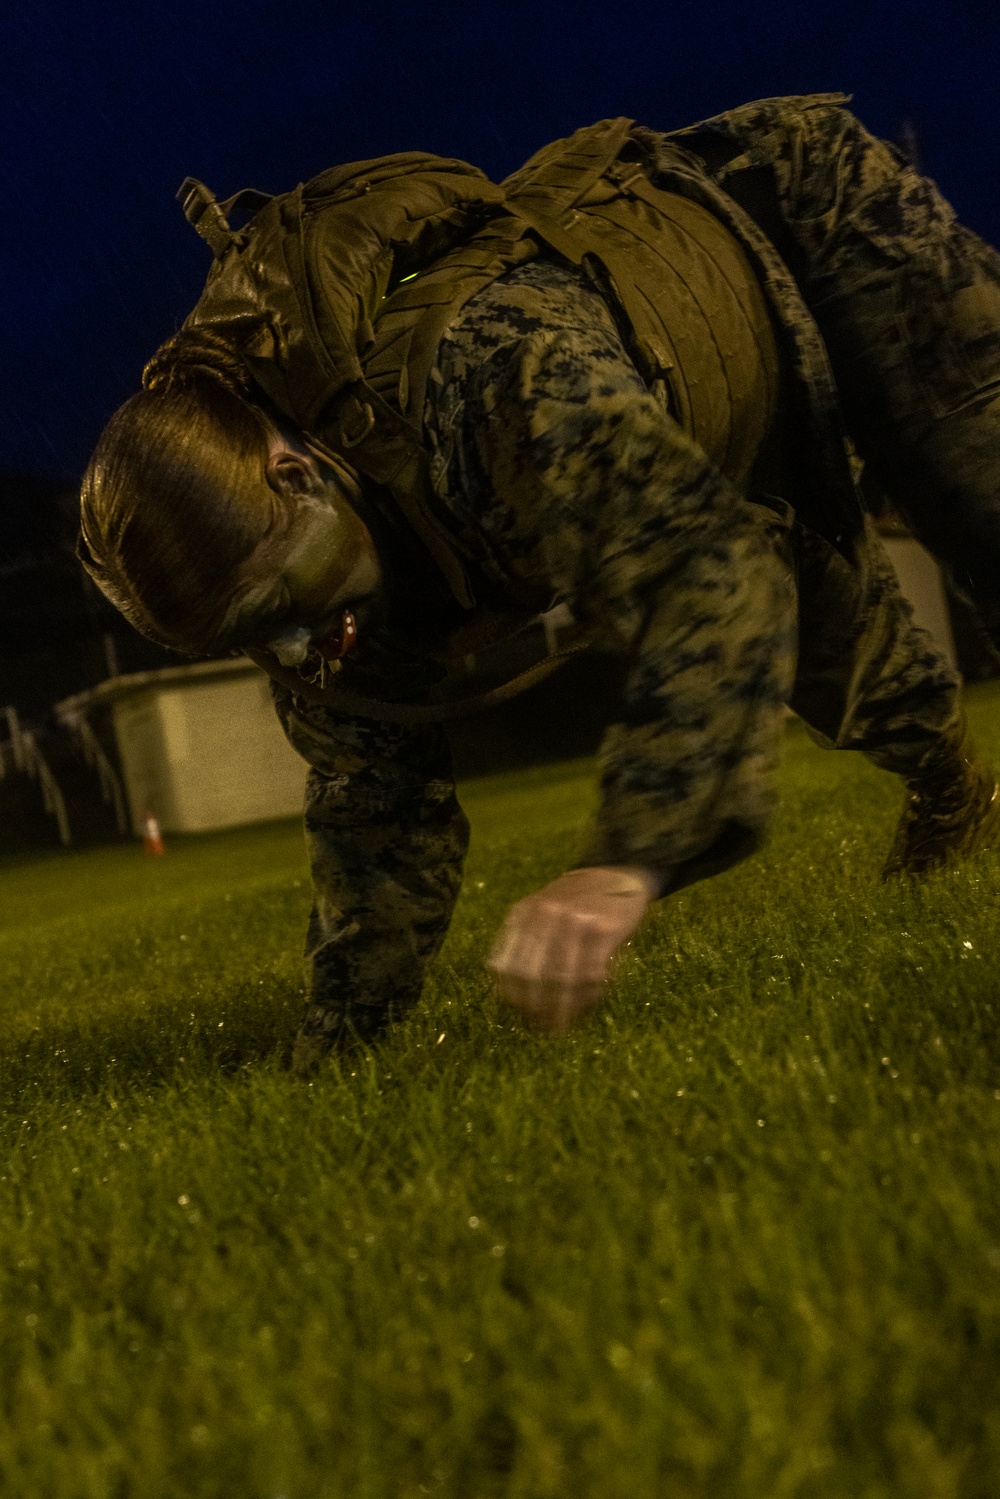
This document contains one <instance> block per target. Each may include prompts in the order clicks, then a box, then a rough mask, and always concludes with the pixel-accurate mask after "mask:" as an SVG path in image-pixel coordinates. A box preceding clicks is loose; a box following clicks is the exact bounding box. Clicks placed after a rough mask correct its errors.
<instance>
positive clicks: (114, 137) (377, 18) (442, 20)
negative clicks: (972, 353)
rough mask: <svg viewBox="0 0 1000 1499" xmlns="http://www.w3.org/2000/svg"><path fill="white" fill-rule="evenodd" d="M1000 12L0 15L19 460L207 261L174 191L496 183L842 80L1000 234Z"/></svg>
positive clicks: (133, 380) (217, 5) (662, 7)
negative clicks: (438, 178) (603, 130)
mask: <svg viewBox="0 0 1000 1499" xmlns="http://www.w3.org/2000/svg"><path fill="white" fill-rule="evenodd" d="M998 39H1000V3H998V0H965V3H958V0H950V3H949V0H943V3H942V4H940V5H937V6H929V5H924V4H912V5H910V4H905V3H896V4H889V3H886V0H869V3H849V0H842V3H837V4H829V5H824V4H809V3H808V0H797V3H790V0H779V3H771V4H757V5H753V4H738V3H735V0H730V3H725V0H702V3H700V4H699V3H689V0H679V3H672V4H669V3H662V0H661V3H659V4H657V3H655V0H654V3H649V0H647V3H646V4H643V5H639V4H636V3H634V0H613V3H610V4H604V5H599V4H596V3H593V0H579V3H577V4H575V5H574V4H573V3H572V0H570V3H566V4H556V3H552V0H539V3H537V4H534V5H530V6H529V5H524V4H521V3H517V4H503V3H502V0H496V3H489V4H487V3H478V0H476V3H471V4H466V5H456V4H452V3H449V0H441V3H438V4H427V3H415V4H401V3H397V0H384V3H381V4H379V5H378V6H375V5H372V4H368V3H365V4H361V5H358V6H348V5H346V4H341V3H332V4H326V5H323V4H309V3H303V0H286V3H284V4H278V3H276V0H268V3H261V0H243V3H235V0H205V3H204V4H202V5H195V4H192V3H190V0H173V3H169V4H153V3H149V0H137V3H133V4H124V3H100V0H98V3H89V0H88V3H85V4H83V5H79V4H70V3H68V0H29V3H26V4H15V6H14V7H13V10H7V11H6V19H5V20H4V21H2V22H0V74H2V78H3V98H2V111H3V115H2V118H3V135H4V141H5V146H4V152H3V159H4V180H5V208H6V211H5V215H4V225H5V231H6V232H5V234H4V244H5V250H6V265H5V274H4V278H3V291H2V296H3V329H4V360H3V377H2V378H3V388H2V397H3V406H4V416H5V444H4V452H3V454H2V455H0V464H2V465H3V466H4V467H6V468H8V469H10V468H16V469H21V470H26V471H31V472H35V473H39V474H44V475H51V476H53V477H65V478H68V479H71V478H73V477H74V476H75V475H76V474H78V473H79V470H80V468H81V467H82V465H83V463H84V461H85V459H86V456H87V453H88V451H89V449H90V447H91V446H92V444H93V442H94V440H95V439H96V437H97V434H98V432H99V431H100V428H101V426H102V425H103V423H104V421H105V420H106V419H107V417H108V416H109V415H110V413H111V412H112V410H113V409H114V408H115V406H116V405H117V404H118V403H119V402H120V401H122V400H123V399H124V398H125V397H126V396H127V395H129V394H130V393H131V391H132V390H133V389H134V388H135V387H136V384H137V381H138V377H139V373H140V370H141V367H142V364H143V362H144V360H145V358H146V357H147V356H148V355H149V354H150V353H151V352H152V350H153V348H154V347H155V346H156V344H157V343H159V341H160V340H161V339H162V338H164V337H165V336H166V335H167V334H168V333H170V332H171V331H172V330H173V329H174V328H175V327H176V326H177V324H178V322H179V321H180V320H181V319H182V317H183V316H184V314H185V313H186V311H187V310H188V308H189V307H190V306H191V304H192V303H193V301H194V300H195V298H196V297H197V294H198V290H199V287H200V284H201V280H202V278H203V276H204V273H205V270H206V268H207V255H208V252H207V250H206V249H205V247H204V246H203V245H202V243H201V241H200V240H198V239H197V237H196V236H195V235H194V234H193V232H192V231H191V230H190V229H189V228H188V227H187V225H186V224H185V223H184V221H183V219H182V217H181V214H180V210H179V209H178V207H177V205H176V204H175V202H174V192H175V190H176V188H177V186H178V184H179V182H180V181H181V179H182V178H183V177H185V176H187V175H189V174H190V175H193V176H196V177H201V178H203V179H204V180H205V181H206V182H208V184H209V185H210V186H211V187H212V188H213V189H214V190H215V191H216V192H217V193H218V194H219V196H220V197H222V196H225V195H227V194H229V193H231V192H233V191H235V190H236V189H237V188H239V187H244V186H257V187H261V188H264V189H267V190H271V191H275V190H277V191H281V190H284V189H285V188H288V187H292V186H294V184H295V183H296V182H297V181H300V180H302V179H303V178H306V177H308V176H310V175H312V174H313V173H315V172H317V171H319V170H321V169H322V168H324V167H327V166H330V165H332V164H333V163H335V162H340V161H350V160H354V159H357V158H361V157H366V156H374V155H378V154H380V153H382V152H387V151H402V150H413V149H418V148H419V149H428V150H431V151H437V152H441V153H442V154H445V155H454V156H461V157H464V158H466V159H468V160H471V161H474V162H475V163H477V165H479V166H482V167H483V168H485V169H486V171H488V172H489V173H490V174H491V175H492V176H501V175H503V174H504V173H506V172H508V171H510V170H511V169H512V168H513V167H515V166H516V165H517V164H518V163H519V162H520V161H521V160H522V159H523V158H524V157H525V156H527V155H528V154H530V153H531V152H532V151H533V150H535V149H536V148H537V147H538V146H539V145H541V144H542V143H544V142H545V141H547V140H549V139H552V138H554V137H556V136H558V135H564V134H566V133H568V132H569V131H570V130H572V129H575V128H576V127H577V126H578V125H581V124H585V123H588V122H590V121H592V120H595V119H600V118H602V117H604V116H607V115H619V114H625V115H630V116H632V117H634V118H636V119H639V120H641V121H643V122H644V123H647V124H650V125H654V126H659V127H663V128H670V127H673V126H677V125H682V124H686V123H688V122H689V121H691V120H694V119H697V118H700V117H702V116H705V115H707V114H712V113H715V112H716V111H718V110H720V109H725V108H728V107H730V106H732V105H735V104H738V103H741V102H743V101H744V100H746V99H751V98H759V97H762V96H766V95H770V94H782V93H808V92H814V91H825V90H830V89H842V90H844V91H846V92H850V93H852V94H853V95H854V108H855V109H856V111H857V113H858V114H859V115H860V116H861V117H862V119H864V120H865V122H866V123H867V124H869V125H870V126H871V127H872V128H873V129H875V130H876V131H878V132H879V133H880V134H883V135H890V136H895V135H896V134H897V133H898V131H899V127H900V124H901V122H902V121H903V120H905V119H907V118H909V119H912V120H913V121H914V122H915V123H916V125H917V128H918V131H919V139H920V142H921V149H922V157H923V164H924V169H925V170H926V171H928V172H929V173H930V174H931V175H932V176H934V177H936V178H937V180H938V181H939V183H940V184H941V186H942V187H943V189H944V191H945V192H946V193H947V194H948V196H949V197H950V198H951V199H952V201H953V203H954V204H955V207H956V208H957V210H958V212H959V214H960V216H961V217H963V218H964V219H965V220H966V222H968V223H970V224H971V225H972V226H973V227H974V228H975V229H977V230H978V231H979V232H980V233H981V234H983V235H985V236H986V237H987V238H989V239H991V240H993V241H994V242H997V241H998V240H1000V194H998V189H1000V125H998V111H1000V72H998V64H1000V48H998Z"/></svg>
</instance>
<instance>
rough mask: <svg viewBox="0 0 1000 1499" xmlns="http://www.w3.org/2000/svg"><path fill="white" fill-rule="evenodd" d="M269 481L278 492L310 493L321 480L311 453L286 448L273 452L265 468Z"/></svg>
mask: <svg viewBox="0 0 1000 1499" xmlns="http://www.w3.org/2000/svg"><path fill="white" fill-rule="evenodd" d="M264 472H265V475H266V477H267V482H268V484H269V485H270V486H271V488H272V489H274V490H276V491H277V492H278V494H308V493H309V491H310V490H311V489H313V488H314V487H315V486H316V484H317V483H318V482H319V471H318V469H317V467H316V463H315V461H314V459H313V458H312V456H311V454H308V453H293V452H291V451H290V449H288V448H285V449H283V450H281V451H279V452H276V453H271V454H270V456H269V457H268V460H267V464H266V466H265V469H264Z"/></svg>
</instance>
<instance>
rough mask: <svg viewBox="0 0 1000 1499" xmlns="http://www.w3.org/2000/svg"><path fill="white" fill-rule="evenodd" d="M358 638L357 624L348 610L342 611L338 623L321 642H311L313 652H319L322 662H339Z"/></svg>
mask: <svg viewBox="0 0 1000 1499" xmlns="http://www.w3.org/2000/svg"><path fill="white" fill-rule="evenodd" d="M357 638H358V622H357V620H356V619H355V617H354V615H353V613H352V612H351V610H350V609H344V610H343V612H342V613H341V616H340V623H339V624H338V625H337V627H336V628H335V629H333V630H331V631H330V633H329V635H324V637H323V639H322V640H316V641H314V642H313V648H314V650H317V651H319V654H320V655H321V656H322V657H323V660H324V661H340V660H341V659H342V658H343V657H344V656H346V655H347V653H348V651H349V650H351V648H352V647H353V645H354V643H355V642H356V640H357Z"/></svg>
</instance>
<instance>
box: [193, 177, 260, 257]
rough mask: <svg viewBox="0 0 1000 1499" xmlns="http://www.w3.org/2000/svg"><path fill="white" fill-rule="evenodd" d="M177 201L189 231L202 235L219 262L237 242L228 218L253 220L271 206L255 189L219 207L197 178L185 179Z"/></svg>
mask: <svg viewBox="0 0 1000 1499" xmlns="http://www.w3.org/2000/svg"><path fill="white" fill-rule="evenodd" d="M177 201H178V203H179V204H180V205H181V208H182V210H183V212H184V217H185V218H186V219H187V221H188V223H189V224H190V225H191V227H192V229H194V231H195V233H196V234H200V235H201V237H202V239H203V240H204V241H205V243H206V244H207V245H208V247H209V249H210V250H211V251H212V254H213V255H214V256H215V258H216V259H218V258H219V256H220V255H223V254H225V252H226V250H228V249H229V248H230V247H231V246H232V245H234V244H236V243H237V242H238V240H239V230H238V229H234V228H233V227H232V225H231V224H230V222H229V220H230V217H231V216H232V215H233V214H234V213H238V214H246V213H249V214H250V215H251V216H252V215H253V214H255V213H257V212H258V210H259V209H261V208H263V207H264V206H265V204H267V203H270V202H271V194H270V193H261V192H258V191H257V189H256V188H255V187H245V188H244V189H243V191H242V192H238V193H234V194H233V196H232V197H231V198H227V199H226V200H225V202H223V203H219V202H218V201H217V199H216V196H215V194H214V193H213V192H212V189H211V188H210V187H206V186H205V184H204V182H199V181H198V179H197V177H185V178H184V181H183V182H182V183H181V185H180V187H179V188H178V189H177Z"/></svg>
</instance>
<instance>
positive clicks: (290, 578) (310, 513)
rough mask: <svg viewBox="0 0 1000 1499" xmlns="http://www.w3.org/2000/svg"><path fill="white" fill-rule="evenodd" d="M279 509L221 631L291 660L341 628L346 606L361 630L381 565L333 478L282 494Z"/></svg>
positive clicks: (379, 580) (242, 577)
mask: <svg viewBox="0 0 1000 1499" xmlns="http://www.w3.org/2000/svg"><path fill="white" fill-rule="evenodd" d="M279 514H280V515H281V519H282V521H283V523H282V524H280V525H278V526H276V527H275V528H274V529H273V530H272V532H271V534H270V535H268V536H267V537H266V538H265V539H264V540H263V541H262V542H261V543H260V544H259V545H258V546H257V548H256V549H255V551H254V552H253V554H252V555H251V556H250V557H249V558H248V560H247V561H246V562H245V563H244V564H243V567H242V568H241V570H240V577H239V580H238V583H237V587H236V590H235V592H234V595H233V598H232V600H231V601H230V604H229V608H228V609H227V611H226V614H225V617H224V619H223V622H222V624H221V626H220V630H219V635H220V638H224V639H225V640H226V641H227V642H228V643H229V644H230V645H231V646H243V647H247V646H256V647H261V646H264V647H266V648H268V649H270V650H273V651H274V653H275V655H277V656H278V659H279V660H280V661H281V662H282V664H283V665H286V666H295V665H298V664H299V663H300V662H301V661H304V660H305V657H306V655H307V654H308V652H309V650H310V649H311V648H312V647H313V646H314V645H316V644H318V643H319V642H321V641H323V640H325V639H326V638H327V637H329V636H331V634H333V633H334V632H336V631H337V630H338V629H339V628H340V627H341V622H342V620H343V616H344V613H345V611H346V610H350V611H351V612H352V613H354V614H357V615H358V616H359V619H360V621H361V625H362V629H363V625H364V621H365V618H366V613H368V612H370V611H371V609H372V607H373V606H374V605H375V604H376V603H377V600H378V595H379V590H380V588H381V584H382V571H381V567H380V565H379V559H378V554H377V552H376V550H375V545H374V543H373V541H372V538H371V534H370V533H369V531H368V528H367V527H366V526H365V525H364V523H363V522H362V521H361V520H359V518H358V516H357V515H356V514H355V513H354V510H353V509H352V508H351V506H350V505H349V504H348V503H347V502H346V501H345V499H344V495H343V491H342V489H341V488H340V486H339V485H338V484H336V483H335V482H328V483H325V484H321V485H318V486H315V487H313V488H312V489H311V490H310V492H309V493H308V494H295V495H286V496H284V498H283V502H282V507H281V511H280V512H279ZM285 517H287V519H285Z"/></svg>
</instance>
